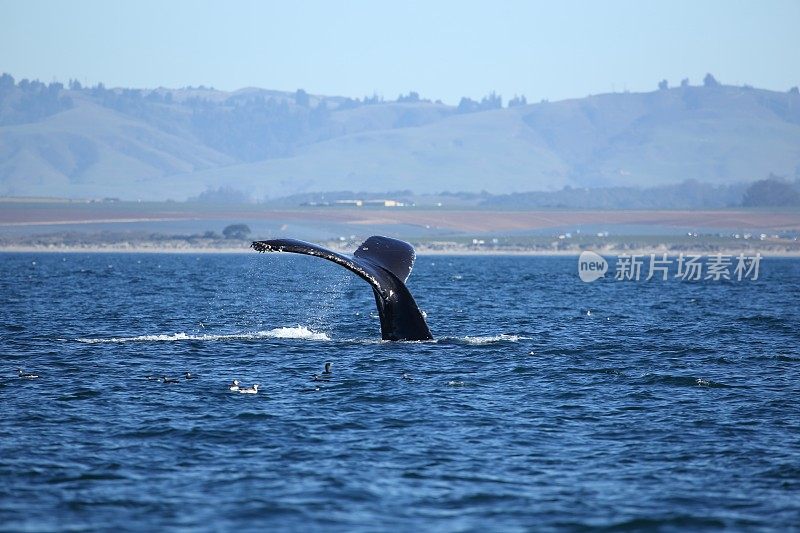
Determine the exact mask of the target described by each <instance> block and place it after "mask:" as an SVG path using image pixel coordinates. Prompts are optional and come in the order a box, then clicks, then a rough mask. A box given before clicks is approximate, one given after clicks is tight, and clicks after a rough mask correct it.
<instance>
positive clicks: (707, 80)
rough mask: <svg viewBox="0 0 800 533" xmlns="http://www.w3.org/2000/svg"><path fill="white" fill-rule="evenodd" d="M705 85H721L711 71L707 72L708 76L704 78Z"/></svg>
mask: <svg viewBox="0 0 800 533" xmlns="http://www.w3.org/2000/svg"><path fill="white" fill-rule="evenodd" d="M703 86H704V87H719V82H718V81H717V79H716V78H715V77H714V76H712V75H711V73H708V74H706V77H705V78H703Z"/></svg>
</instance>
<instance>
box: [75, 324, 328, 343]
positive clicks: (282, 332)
mask: <svg viewBox="0 0 800 533" xmlns="http://www.w3.org/2000/svg"><path fill="white" fill-rule="evenodd" d="M249 339H304V340H312V341H329V340H331V338H330V337H329V336H328V335H327V334H326V333H324V332H321V331H313V330H311V329H308V328H307V327H305V326H297V327H293V328H286V327H284V328H275V329H271V330H269V331H255V332H252V333H230V334H227V335H209V334H203V335H189V334H187V333H183V332H181V333H171V334H161V335H139V336H137V337H110V338H106V339H89V338H81V339H75V340H76V341H78V342H82V343H85V344H108V343H123V342H174V341H224V340H249Z"/></svg>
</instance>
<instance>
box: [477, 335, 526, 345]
mask: <svg viewBox="0 0 800 533" xmlns="http://www.w3.org/2000/svg"><path fill="white" fill-rule="evenodd" d="M527 338H528V337H523V336H521V335H507V334H505V333H501V334H500V335H486V336H480V337H469V336H467V337H464V341H465V342H466V343H467V344H492V343H493V342H519V341H521V340H523V339H527Z"/></svg>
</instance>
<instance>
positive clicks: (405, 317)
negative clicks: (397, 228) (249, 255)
mask: <svg viewBox="0 0 800 533" xmlns="http://www.w3.org/2000/svg"><path fill="white" fill-rule="evenodd" d="M251 246H252V248H253V249H254V250H256V251H258V252H292V253H296V254H305V255H313V256H316V257H321V258H322V259H327V260H328V261H333V262H334V263H336V264H338V265H341V266H343V267H344V268H346V269H347V270H350V271H351V272H353V273H355V274H356V275H357V276H358V277H360V278H361V279H363V280H364V281H366V282H367V283H369V284H370V285H371V286H372V292H374V293H375V305H377V307H378V315H379V316H380V319H381V337H383V339H384V340H390V341H424V340H430V339H432V338H433V335H431V330H430V329H429V328H428V324H427V323H426V322H425V317H424V316H422V312H420V310H419V307H417V302H415V301H414V297H413V296H411V293H410V292H409V291H408V288H407V287H406V285H405V281H406V280H407V279H408V276H409V274H411V269H412V267H413V266H414V259H415V257H416V254H415V253H414V248H413V247H412V246H411V245H410V244H408V243H407V242H404V241H400V240H397V239H390V238H389V237H381V236H372V237H370V238H369V239H367V240H366V241H364V242H363V243H362V244H361V246H359V247H358V249H357V250H356V251H355V252H354V253H353V256H352V257H350V256H347V255H343V254H339V253H336V252H334V251H332V250H328V249H326V248H323V247H321V246H317V245H316V244H311V243H309V242H305V241H298V240H295V239H272V240H268V241H255V242H253V244H252V245H251Z"/></svg>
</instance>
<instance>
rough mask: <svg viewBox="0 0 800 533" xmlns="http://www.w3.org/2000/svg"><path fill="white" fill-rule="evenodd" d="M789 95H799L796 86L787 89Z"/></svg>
mask: <svg viewBox="0 0 800 533" xmlns="http://www.w3.org/2000/svg"><path fill="white" fill-rule="evenodd" d="M789 94H795V95H796V94H800V90H798V89H797V86H794V87H792V88H791V89H789Z"/></svg>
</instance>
